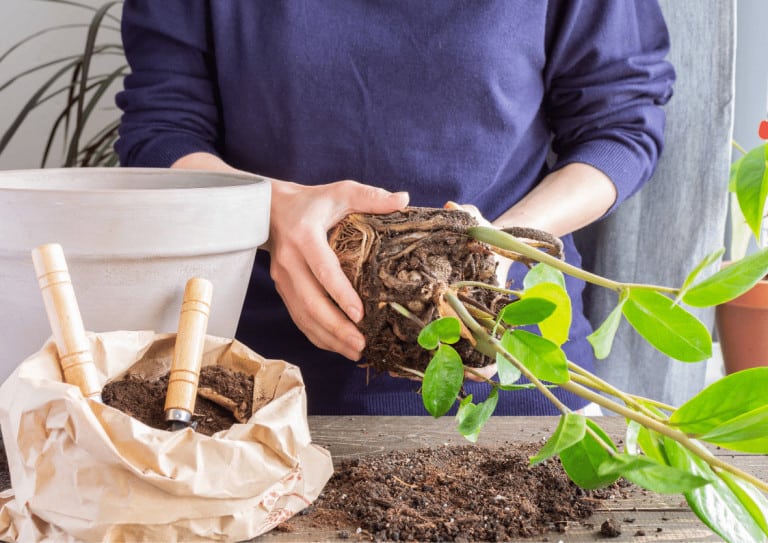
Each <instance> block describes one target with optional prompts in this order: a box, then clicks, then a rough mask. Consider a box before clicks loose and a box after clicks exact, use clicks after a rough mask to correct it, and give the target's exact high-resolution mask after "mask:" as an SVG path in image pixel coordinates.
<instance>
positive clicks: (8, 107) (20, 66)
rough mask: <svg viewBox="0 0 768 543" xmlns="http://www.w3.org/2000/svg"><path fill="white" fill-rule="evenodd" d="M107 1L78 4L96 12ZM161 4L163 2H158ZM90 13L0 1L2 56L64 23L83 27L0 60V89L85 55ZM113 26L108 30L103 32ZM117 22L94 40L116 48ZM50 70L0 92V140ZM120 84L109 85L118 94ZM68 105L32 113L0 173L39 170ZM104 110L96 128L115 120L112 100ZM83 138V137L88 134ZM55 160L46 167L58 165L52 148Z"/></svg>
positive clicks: (99, 68)
mask: <svg viewBox="0 0 768 543" xmlns="http://www.w3.org/2000/svg"><path fill="white" fill-rule="evenodd" d="M106 1H107V0H78V2H79V3H81V4H85V5H87V6H92V7H95V8H98V7H101V6H102V5H104V4H106ZM159 1H163V0H159ZM110 13H111V14H113V15H114V16H117V17H119V14H120V6H119V5H117V6H114V7H113V8H111V10H110ZM92 16H93V11H90V10H86V9H83V8H79V7H76V6H71V5H66V4H59V3H56V2H50V1H47V0H0V56H2V55H3V54H5V53H6V52H7V51H8V49H9V48H11V47H12V46H13V45H14V44H16V43H18V42H19V41H21V40H22V39H24V38H25V37H27V36H29V35H31V34H33V33H34V32H37V31H39V30H42V29H45V28H48V27H53V26H60V25H68V24H78V23H79V24H82V25H86V26H83V27H79V28H72V29H62V30H57V31H55V32H51V33H48V34H46V35H44V36H41V37H39V38H37V39H34V40H32V41H30V42H28V43H25V44H24V45H22V46H21V47H19V48H18V49H16V50H15V51H13V52H11V53H10V54H9V55H8V56H7V57H5V58H2V59H1V60H0V87H2V85H4V84H5V83H6V82H7V81H8V80H9V79H11V78H12V77H14V76H16V75H17V74H19V73H21V72H23V71H24V70H26V69H29V68H30V67H33V66H37V65H39V64H43V63H45V62H48V61H51V60H55V59H57V58H61V57H64V56H67V55H72V54H76V53H78V52H81V51H82V50H83V47H84V45H85V36H86V33H87V25H88V24H89V23H90V20H91V18H92ZM107 26H109V27H112V30H110V29H109V28H107ZM118 28H119V23H117V22H115V21H110V22H109V23H107V25H106V26H104V27H103V29H102V30H101V32H100V33H99V35H98V38H99V40H98V41H99V42H102V43H118V44H119V43H120V34H119V31H118ZM121 62H124V59H122V58H116V57H112V58H101V59H100V60H99V62H98V63H96V65H95V66H94V68H95V70H94V72H93V73H103V72H104V71H106V70H109V71H111V69H110V68H112V69H114V68H113V67H117V66H118V65H119V64H120V63H121ZM54 72H55V69H54V70H51V69H47V70H44V71H41V72H38V73H35V74H32V75H29V76H27V77H24V78H23V79H20V80H18V81H16V82H15V83H13V84H12V85H10V86H8V87H7V88H6V89H4V90H0V135H2V134H3V133H4V132H5V131H6V129H7V128H8V127H9V126H10V125H11V123H12V122H13V120H14V119H15V117H16V115H17V114H18V112H19V111H20V110H21V109H22V108H23V106H24V104H25V103H26V102H27V100H29V98H30V97H31V95H32V94H33V93H34V92H35V91H36V90H37V89H38V88H39V87H40V85H42V84H43V83H44V82H45V81H46V80H47V79H48V78H49V77H51V75H52V74H53V73H54ZM65 84H66V81H64V80H62V81H60V82H59V83H58V84H56V85H54V87H56V88H60V87H62V86H63V85H65ZM121 86H122V84H121V83H120V84H116V85H113V87H112V88H113V89H114V91H115V92H116V91H117V90H119V89H120V88H121ZM65 103H66V102H65V101H64V99H63V97H62V96H59V97H57V99H55V100H51V101H49V102H47V103H46V104H45V105H43V106H41V107H40V109H39V110H37V111H35V112H33V113H32V114H31V116H30V117H28V118H27V120H26V121H25V122H24V124H23V125H22V127H21V128H20V130H19V132H18V133H17V134H16V135H15V136H14V140H12V142H11V144H10V145H9V146H8V147H7V148H6V149H5V151H4V152H3V153H2V154H0V169H16V168H36V167H39V166H40V160H41V157H42V152H43V149H44V146H45V142H46V139H47V137H48V133H49V131H50V128H51V126H52V125H53V122H54V120H55V119H56V116H57V115H58V113H59V112H60V111H61V110H62V109H63V105H64V104H65ZM103 104H104V105H103V107H102V108H101V109H100V110H99V111H97V112H95V114H94V115H95V116H94V125H95V126H104V125H105V124H107V123H108V122H109V121H110V120H111V119H114V118H116V117H117V116H119V112H118V110H117V108H116V107H115V106H114V102H113V100H111V99H110V100H104V101H103ZM86 135H87V134H86ZM54 149H55V151H56V152H55V153H54V154H53V157H52V158H53V161H52V162H51V161H49V165H54V166H56V165H59V164H60V162H61V159H60V157H61V145H59V146H57V147H55V148H54Z"/></svg>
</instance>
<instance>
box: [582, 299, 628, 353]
mask: <svg viewBox="0 0 768 543" xmlns="http://www.w3.org/2000/svg"><path fill="white" fill-rule="evenodd" d="M626 300H627V299H626V298H621V299H620V300H619V303H618V304H617V305H616V307H614V308H613V310H612V311H611V312H610V313H609V314H608V317H606V319H605V320H604V321H603V324H601V325H600V326H599V327H598V328H597V330H595V331H594V332H592V333H591V334H589V335H588V336H587V341H589V342H590V343H591V344H592V349H594V351H595V358H597V359H598V360H603V359H604V358H606V357H607V356H608V355H609V354H610V353H611V347H612V346H613V339H614V338H615V337H616V331H617V330H618V329H619V324H621V311H622V307H624V302H626Z"/></svg>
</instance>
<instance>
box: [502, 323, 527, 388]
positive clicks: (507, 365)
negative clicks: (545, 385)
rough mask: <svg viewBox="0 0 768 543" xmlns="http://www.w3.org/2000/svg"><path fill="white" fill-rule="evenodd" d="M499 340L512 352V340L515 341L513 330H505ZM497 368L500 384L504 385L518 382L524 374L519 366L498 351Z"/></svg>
mask: <svg viewBox="0 0 768 543" xmlns="http://www.w3.org/2000/svg"><path fill="white" fill-rule="evenodd" d="M499 342H500V343H501V346H502V347H503V348H504V349H505V350H506V351H507V352H508V353H510V354H511V350H510V349H511V348H512V342H514V340H513V339H512V331H511V330H505V331H504V334H503V335H502V336H501V340H500V341H499ZM496 370H497V372H498V375H499V384H501V385H503V386H507V385H511V384H514V383H516V382H517V381H518V380H519V379H520V376H521V375H522V374H521V373H520V370H519V369H517V366H515V365H514V364H513V363H512V362H510V361H509V360H507V359H506V357H504V356H502V355H501V354H499V353H496Z"/></svg>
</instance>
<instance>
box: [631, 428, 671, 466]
mask: <svg viewBox="0 0 768 543" xmlns="http://www.w3.org/2000/svg"><path fill="white" fill-rule="evenodd" d="M662 438H663V436H662V435H661V434H659V433H658V432H655V431H653V430H649V429H648V428H646V427H645V426H642V425H640V424H638V423H637V422H635V421H633V420H631V421H629V422H628V423H627V433H626V440H625V449H626V451H627V453H629V454H640V452H641V451H642V453H643V454H645V455H646V456H647V457H648V458H650V459H652V460H656V461H657V462H659V463H661V464H666V463H667V461H666V457H665V456H664V447H663V439H662Z"/></svg>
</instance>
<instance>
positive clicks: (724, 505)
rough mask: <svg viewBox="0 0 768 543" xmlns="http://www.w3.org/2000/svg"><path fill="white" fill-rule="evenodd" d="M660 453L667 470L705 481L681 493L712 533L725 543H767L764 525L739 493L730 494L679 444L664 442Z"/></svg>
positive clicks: (752, 507) (702, 461)
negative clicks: (678, 471) (670, 467)
mask: <svg viewBox="0 0 768 543" xmlns="http://www.w3.org/2000/svg"><path fill="white" fill-rule="evenodd" d="M664 451H665V454H666V456H667V459H668V460H669V464H670V465H671V466H674V467H676V468H679V469H682V470H684V471H687V472H689V473H693V474H695V475H699V476H701V477H705V478H706V479H707V480H708V481H709V483H710V484H708V485H705V486H702V487H699V488H695V489H693V490H690V491H688V492H685V493H684V495H685V499H686V501H687V502H688V505H689V506H690V507H691V510H692V511H693V512H694V513H696V516H698V517H699V519H701V521H702V522H703V523H704V524H706V525H707V526H709V527H710V528H711V529H712V531H713V532H715V533H716V534H718V535H719V536H720V537H722V538H723V539H724V540H726V541H728V542H729V543H746V542H759V543H768V533H766V532H765V530H764V529H763V528H762V527H761V524H764V522H763V523H761V522H758V521H756V520H755V517H754V516H753V515H754V514H755V508H754V503H752V502H751V501H750V502H748V503H745V502H743V501H742V500H743V499H744V494H743V493H734V492H733V490H731V488H730V487H729V486H728V484H726V482H725V481H724V480H723V479H721V478H720V477H719V476H718V475H717V474H715V473H714V472H713V471H712V469H711V468H710V467H709V465H707V463H706V462H704V460H702V459H701V458H699V457H697V456H695V455H694V454H693V453H691V452H690V451H689V450H687V449H686V448H684V447H683V446H682V445H680V444H679V443H677V442H675V441H672V440H671V439H668V438H664ZM743 484H744V485H746V486H745V487H744V488H747V487H748V486H750V485H749V483H746V482H743ZM754 492H759V491H758V490H757V489H752V490H751V491H750V492H749V495H751V494H752V493H754ZM757 513H758V514H759V513H760V512H759V511H757ZM763 521H764V518H763Z"/></svg>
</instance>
